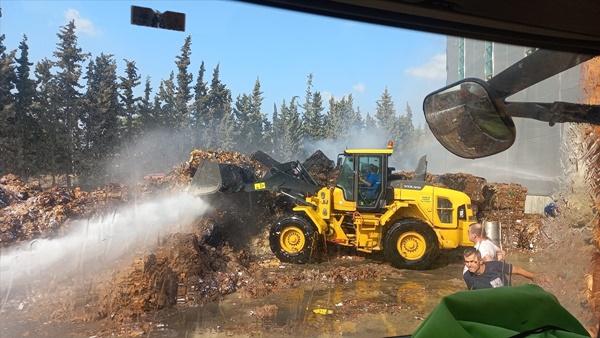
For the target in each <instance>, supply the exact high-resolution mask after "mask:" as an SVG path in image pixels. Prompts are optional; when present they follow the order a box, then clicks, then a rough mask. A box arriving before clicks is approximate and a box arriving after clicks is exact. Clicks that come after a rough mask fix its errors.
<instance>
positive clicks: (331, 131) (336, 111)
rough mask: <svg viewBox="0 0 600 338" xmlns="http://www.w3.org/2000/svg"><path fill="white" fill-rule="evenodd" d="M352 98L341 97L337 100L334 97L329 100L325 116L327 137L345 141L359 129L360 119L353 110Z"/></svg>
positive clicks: (349, 96)
mask: <svg viewBox="0 0 600 338" xmlns="http://www.w3.org/2000/svg"><path fill="white" fill-rule="evenodd" d="M353 106H354V98H353V97H352V94H350V95H348V98H347V99H346V97H345V96H344V97H342V100H341V101H339V102H337V101H336V100H335V98H333V97H332V98H331V99H330V100H329V112H328V114H327V118H326V122H327V125H326V128H325V129H326V131H327V139H332V140H343V141H347V140H348V139H350V138H352V137H353V136H354V135H355V134H356V133H357V132H358V131H360V128H361V124H362V121H361V120H360V116H359V114H357V112H355V111H354V107H353Z"/></svg>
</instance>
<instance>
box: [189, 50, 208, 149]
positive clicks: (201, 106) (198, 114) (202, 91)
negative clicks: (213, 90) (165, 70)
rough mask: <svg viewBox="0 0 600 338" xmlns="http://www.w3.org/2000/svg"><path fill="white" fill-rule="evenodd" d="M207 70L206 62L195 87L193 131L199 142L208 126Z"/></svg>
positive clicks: (201, 67)
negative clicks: (205, 77)
mask: <svg viewBox="0 0 600 338" xmlns="http://www.w3.org/2000/svg"><path fill="white" fill-rule="evenodd" d="M205 72H206V68H205V67H204V61H202V64H200V70H199V71H198V77H197V79H196V85H195V86H194V102H193V104H192V111H191V119H192V124H191V125H192V130H193V131H194V135H195V139H196V141H197V142H199V141H201V136H202V135H203V133H204V129H205V128H206V127H207V126H208V124H209V123H208V121H209V116H208V114H209V113H208V99H209V96H208V84H207V83H206V82H205V81H204V74H205Z"/></svg>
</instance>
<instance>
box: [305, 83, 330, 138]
mask: <svg viewBox="0 0 600 338" xmlns="http://www.w3.org/2000/svg"><path fill="white" fill-rule="evenodd" d="M312 79H313V74H312V73H310V74H309V75H308V83H307V86H306V95H305V101H304V104H303V105H302V108H303V109H304V119H303V121H304V123H303V129H304V133H305V135H306V138H307V139H308V140H311V141H316V140H322V139H324V138H325V128H324V124H325V123H324V116H323V113H322V112H323V110H324V108H323V98H322V97H321V93H319V92H314V93H313V92H312V87H313V85H312Z"/></svg>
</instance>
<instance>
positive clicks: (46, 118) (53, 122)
mask: <svg viewBox="0 0 600 338" xmlns="http://www.w3.org/2000/svg"><path fill="white" fill-rule="evenodd" d="M53 66H54V63H53V62H52V61H50V60H48V59H43V60H42V61H40V62H38V63H37V65H36V66H35V78H36V87H37V91H36V95H35V100H34V104H33V107H34V108H33V114H34V117H35V119H36V120H37V121H38V124H39V126H40V134H39V140H38V143H37V145H36V148H37V150H38V152H39V154H40V155H39V158H38V160H37V161H36V162H35V163H36V166H37V167H38V171H39V173H50V174H51V177H52V185H53V186H54V185H56V178H57V176H58V174H59V169H58V164H59V163H61V162H62V160H61V158H62V157H63V152H61V151H60V149H61V147H60V143H59V140H60V139H61V138H60V136H59V130H60V128H61V124H60V122H59V120H58V117H59V114H58V109H56V102H57V90H58V88H57V86H56V78H55V77H54V76H53V75H52V67H53Z"/></svg>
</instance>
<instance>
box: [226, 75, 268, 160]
mask: <svg viewBox="0 0 600 338" xmlns="http://www.w3.org/2000/svg"><path fill="white" fill-rule="evenodd" d="M262 101H263V97H262V91H261V90H260V80H259V79H256V82H255V83H254V89H253V90H252V94H250V95H246V94H243V95H238V97H237V98H236V102H235V106H234V108H233V113H234V117H235V119H236V120H237V124H238V126H237V128H238V134H239V137H238V142H237V144H238V149H239V151H241V152H245V153H250V152H252V151H255V150H256V149H262V145H263V143H264V139H263V135H264V124H265V120H266V117H265V116H264V115H263V114H262V113H261V112H260V107H261V106H262Z"/></svg>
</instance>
